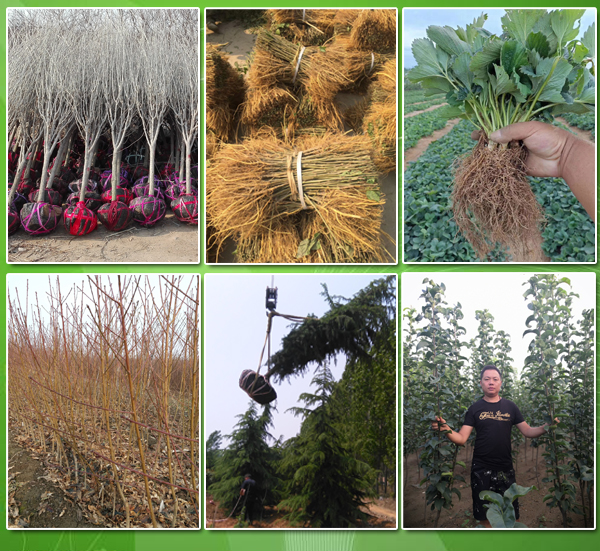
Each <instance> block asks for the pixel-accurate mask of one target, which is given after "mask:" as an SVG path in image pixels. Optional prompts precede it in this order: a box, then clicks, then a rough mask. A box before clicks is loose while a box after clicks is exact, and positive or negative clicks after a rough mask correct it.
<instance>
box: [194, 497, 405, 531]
mask: <svg viewBox="0 0 600 551" xmlns="http://www.w3.org/2000/svg"><path fill="white" fill-rule="evenodd" d="M217 505H218V504H217ZM217 505H215V503H214V501H213V499H212V496H210V495H209V496H207V497H206V503H205V507H206V509H205V511H206V517H207V522H206V527H207V528H235V525H236V524H237V523H238V519H237V517H236V516H235V515H234V516H232V517H231V518H229V517H227V515H229V514H230V513H231V511H224V510H223V509H222V508H220V507H218V506H217ZM363 511H364V512H365V513H367V514H369V515H370V517H369V521H368V523H367V524H366V525H365V526H363V528H396V526H397V525H396V500H395V499H392V498H389V497H388V498H379V499H378V500H376V501H374V502H372V503H369V504H368V506H366V507H364V508H363ZM236 514H237V515H239V509H238V511H236ZM284 515H285V513H284V512H281V511H279V510H278V509H277V508H276V507H265V508H264V510H263V514H262V516H261V519H260V520H259V521H255V522H253V523H252V526H248V528H290V527H292V525H291V524H290V523H289V521H287V520H286V519H284V518H283V517H284ZM295 528H298V527H297V526H295ZM306 528H309V527H308V526H307V527H306Z"/></svg>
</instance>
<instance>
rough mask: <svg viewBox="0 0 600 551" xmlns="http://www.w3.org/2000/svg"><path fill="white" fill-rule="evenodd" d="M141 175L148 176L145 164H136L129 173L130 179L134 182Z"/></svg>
mask: <svg viewBox="0 0 600 551" xmlns="http://www.w3.org/2000/svg"><path fill="white" fill-rule="evenodd" d="M142 176H148V169H147V168H146V167H145V166H136V167H134V169H133V171H132V173H131V176H130V180H131V181H132V182H135V181H137V180H139V179H140V178H141V177H142Z"/></svg>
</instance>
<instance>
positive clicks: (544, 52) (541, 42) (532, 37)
mask: <svg viewBox="0 0 600 551" xmlns="http://www.w3.org/2000/svg"><path fill="white" fill-rule="evenodd" d="M526 46H527V48H528V49H529V50H535V51H536V52H537V53H538V54H539V55H540V56H541V57H548V56H549V55H550V43H549V42H548V39H547V38H546V36H545V35H544V33H542V32H537V33H530V34H529V36H528V37H527V43H526Z"/></svg>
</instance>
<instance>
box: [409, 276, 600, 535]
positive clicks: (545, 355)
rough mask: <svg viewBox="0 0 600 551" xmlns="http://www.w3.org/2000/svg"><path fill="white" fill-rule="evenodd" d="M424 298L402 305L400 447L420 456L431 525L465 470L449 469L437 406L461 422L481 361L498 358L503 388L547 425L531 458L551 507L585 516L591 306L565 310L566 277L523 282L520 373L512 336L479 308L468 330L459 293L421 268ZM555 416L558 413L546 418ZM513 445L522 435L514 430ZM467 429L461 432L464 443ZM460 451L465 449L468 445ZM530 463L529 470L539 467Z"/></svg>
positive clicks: (452, 465) (590, 460)
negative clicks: (541, 469) (540, 462)
mask: <svg viewBox="0 0 600 551" xmlns="http://www.w3.org/2000/svg"><path fill="white" fill-rule="evenodd" d="M423 285H424V289H423V292H422V294H421V297H420V298H421V300H422V301H423V303H424V304H423V306H422V307H421V311H420V312H417V310H416V309H415V308H412V307H409V308H405V309H404V311H403V318H404V324H403V328H404V336H403V363H404V366H403V379H404V381H403V385H404V386H403V433H404V434H403V442H404V443H403V454H404V458H405V460H407V459H408V456H409V454H411V453H414V454H417V456H418V466H419V478H421V475H420V472H421V469H422V476H423V478H422V480H421V484H422V485H424V486H425V487H426V506H425V507H426V508H425V511H427V509H428V508H430V509H431V510H432V511H434V525H435V526H437V523H438V521H439V518H440V514H441V511H442V510H443V509H449V508H451V507H452V505H453V502H454V500H455V499H456V497H458V498H459V499H460V498H461V494H460V491H459V490H458V488H457V485H458V484H457V483H458V482H464V478H463V477H462V476H460V475H459V474H457V466H458V465H461V466H462V467H465V466H466V465H465V464H464V463H463V462H461V461H459V460H458V451H459V447H458V446H457V445H455V444H453V443H452V442H450V441H449V440H448V439H447V438H446V437H445V435H444V434H443V433H440V432H436V431H432V430H430V428H429V427H430V424H431V421H433V420H434V419H435V417H436V416H438V415H442V416H443V417H444V419H446V420H447V422H448V425H449V426H451V427H458V428H460V427H461V426H462V424H463V421H464V414H465V411H466V410H467V409H468V407H469V406H470V405H471V404H472V403H473V402H474V401H475V400H477V399H479V398H480V397H481V388H480V386H479V375H480V369H481V367H482V366H483V365H486V364H493V365H496V366H497V367H498V368H499V369H500V370H501V372H502V374H503V378H502V396H503V397H504V398H508V399H510V400H512V401H514V402H515V403H516V404H517V406H518V407H519V409H520V410H521V412H522V413H523V415H524V417H525V419H527V420H528V422H529V423H530V424H531V425H532V426H538V425H542V424H544V423H549V424H551V426H550V430H549V431H548V433H546V434H544V435H543V436H540V437H539V438H535V439H533V440H531V446H532V447H533V448H535V450H536V469H537V459H538V455H539V452H540V450H543V453H542V456H543V457H544V458H545V466H546V468H545V470H546V472H545V477H544V478H543V479H542V482H543V483H545V484H547V485H548V488H549V489H548V493H547V495H546V496H545V497H544V498H543V500H544V501H545V502H546V504H547V505H548V506H549V507H550V508H555V507H558V509H559V510H560V513H561V515H562V523H563V526H564V527H568V526H569V524H570V522H571V517H570V515H571V514H573V513H575V514H578V515H582V517H583V522H584V525H585V526H586V527H589V526H593V518H594V517H593V513H594V505H593V485H594V334H595V333H594V332H595V329H594V310H592V309H589V310H584V311H583V313H582V315H581V316H580V317H577V318H576V317H575V316H574V314H573V312H572V303H573V298H574V297H576V296H577V295H575V294H574V293H573V292H572V291H571V290H570V280H569V279H568V278H562V279H559V278H558V277H556V276H555V275H552V274H550V275H534V276H532V277H531V278H529V279H528V280H527V281H526V282H525V283H524V285H526V286H527V289H526V291H525V293H524V298H525V300H526V301H527V306H528V308H529V310H530V311H531V314H530V315H529V317H528V318H527V319H526V320H524V322H525V324H524V333H523V336H524V337H525V336H526V335H532V337H533V338H532V340H531V342H530V343H529V349H528V356H527V357H526V358H525V361H524V365H523V366H522V368H521V370H520V374H519V375H518V374H517V373H516V372H515V369H514V366H513V360H512V358H511V357H510V354H511V345H510V336H509V335H508V334H507V333H505V332H504V331H501V330H497V329H495V327H494V318H493V316H492V314H491V313H490V312H489V311H487V310H478V311H476V314H475V315H476V319H477V320H478V322H479V327H478V331H477V335H476V336H474V337H473V338H471V339H467V335H466V330H465V328H464V327H462V325H461V320H462V319H463V318H464V316H463V312H462V307H461V304H460V303H457V304H455V305H454V306H450V305H448V304H447V302H446V300H445V296H444V295H445V291H446V287H445V285H444V284H443V283H439V284H438V283H435V282H434V281H432V280H430V279H428V278H426V279H424V281H423ZM555 418H558V419H559V421H560V423H558V424H552V423H554V419H555ZM512 433H513V436H512V438H513V455H517V454H519V453H520V444H521V443H522V442H523V440H524V439H523V437H522V436H521V434H520V432H519V431H516V430H513V431H512ZM473 441H474V435H472V436H471V438H470V439H469V441H468V442H467V452H468V446H469V444H470V445H471V446H472V443H473ZM467 455H468V453H467ZM537 474H538V473H537V470H536V475H537Z"/></svg>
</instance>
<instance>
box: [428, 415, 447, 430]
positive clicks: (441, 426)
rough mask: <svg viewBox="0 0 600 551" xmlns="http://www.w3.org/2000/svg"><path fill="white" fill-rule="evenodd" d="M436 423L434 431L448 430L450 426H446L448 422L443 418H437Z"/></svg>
mask: <svg viewBox="0 0 600 551" xmlns="http://www.w3.org/2000/svg"><path fill="white" fill-rule="evenodd" d="M435 419H436V420H435V421H432V423H431V428H432V429H433V430H448V425H446V420H445V419H443V418H442V417H439V416H436V418H435Z"/></svg>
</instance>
